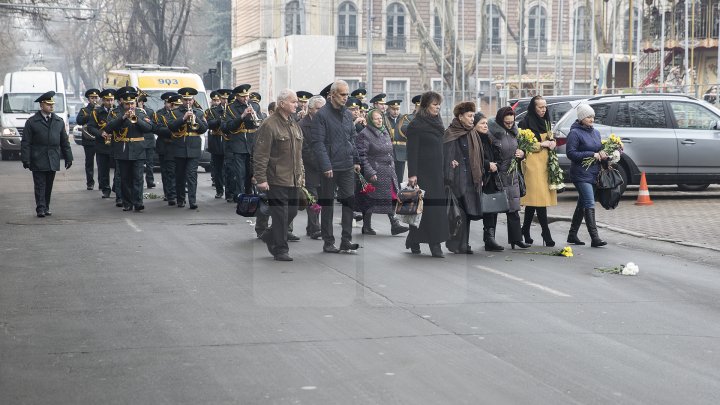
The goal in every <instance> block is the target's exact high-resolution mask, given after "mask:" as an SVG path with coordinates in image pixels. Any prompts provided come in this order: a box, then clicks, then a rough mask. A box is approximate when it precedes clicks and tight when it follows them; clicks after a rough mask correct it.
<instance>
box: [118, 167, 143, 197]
mask: <svg viewBox="0 0 720 405" xmlns="http://www.w3.org/2000/svg"><path fill="white" fill-rule="evenodd" d="M119 162H120V163H119V164H120V188H121V189H122V202H123V207H136V208H137V207H141V206H142V205H143V171H144V170H145V161H144V160H142V159H138V160H119Z"/></svg>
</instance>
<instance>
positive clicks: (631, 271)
mask: <svg viewBox="0 0 720 405" xmlns="http://www.w3.org/2000/svg"><path fill="white" fill-rule="evenodd" d="M639 271H640V268H639V267H638V265H637V264H635V263H633V262H629V263H628V264H626V265H624V266H623V268H622V272H620V274H622V275H623V276H635V275H637V274H638V272H639Z"/></svg>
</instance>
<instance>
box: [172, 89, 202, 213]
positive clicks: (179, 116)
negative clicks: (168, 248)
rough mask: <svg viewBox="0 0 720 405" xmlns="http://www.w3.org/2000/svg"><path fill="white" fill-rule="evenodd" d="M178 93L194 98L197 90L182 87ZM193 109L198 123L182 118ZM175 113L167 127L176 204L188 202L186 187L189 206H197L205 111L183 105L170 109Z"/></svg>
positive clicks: (184, 96)
mask: <svg viewBox="0 0 720 405" xmlns="http://www.w3.org/2000/svg"><path fill="white" fill-rule="evenodd" d="M178 93H179V94H180V95H181V96H182V97H183V98H184V99H185V100H188V99H193V96H194V95H196V94H197V90H195V89H193V88H189V87H186V88H182V89H180V90H178ZM188 111H192V113H193V115H194V116H195V124H194V126H193V124H191V123H190V122H188V121H185V120H184V119H183V117H184V115H185V113H186V112H188ZM170 115H171V117H172V119H171V120H168V129H169V130H170V131H171V132H172V139H173V148H174V154H175V189H176V191H177V200H178V201H177V206H178V207H180V208H182V207H184V206H185V191H186V187H187V198H188V204H189V205H190V209H196V208H197V168H198V163H199V161H200V155H201V154H202V139H201V136H202V134H204V133H205V131H207V129H208V125H207V121H205V115H204V113H203V111H202V110H201V109H199V108H193V107H190V108H188V107H187V106H185V105H183V106H181V107H180V108H177V109H175V110H173V111H171V112H170Z"/></svg>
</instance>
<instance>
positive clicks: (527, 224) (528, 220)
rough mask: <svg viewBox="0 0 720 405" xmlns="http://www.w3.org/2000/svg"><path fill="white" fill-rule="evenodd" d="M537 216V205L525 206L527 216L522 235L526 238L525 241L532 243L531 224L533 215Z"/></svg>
mask: <svg viewBox="0 0 720 405" xmlns="http://www.w3.org/2000/svg"><path fill="white" fill-rule="evenodd" d="M534 216H535V207H525V216H524V218H523V226H522V235H523V238H524V239H525V243H527V244H528V245H532V243H533V240H532V238H531V237H530V225H532V220H533V217H534Z"/></svg>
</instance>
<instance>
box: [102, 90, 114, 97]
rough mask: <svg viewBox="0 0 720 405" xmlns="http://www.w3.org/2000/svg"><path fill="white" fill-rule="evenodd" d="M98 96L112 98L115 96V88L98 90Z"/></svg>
mask: <svg viewBox="0 0 720 405" xmlns="http://www.w3.org/2000/svg"><path fill="white" fill-rule="evenodd" d="M100 97H102V98H107V99H114V98H115V90H113V89H105V90H103V91H101V92H100Z"/></svg>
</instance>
